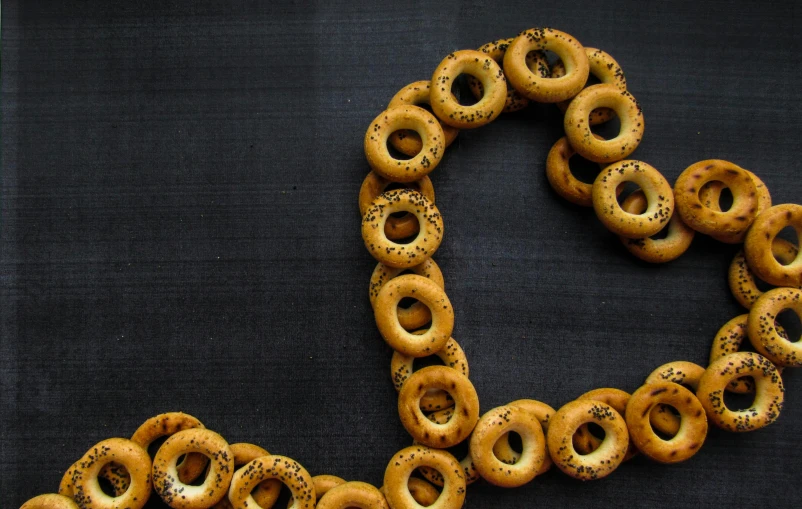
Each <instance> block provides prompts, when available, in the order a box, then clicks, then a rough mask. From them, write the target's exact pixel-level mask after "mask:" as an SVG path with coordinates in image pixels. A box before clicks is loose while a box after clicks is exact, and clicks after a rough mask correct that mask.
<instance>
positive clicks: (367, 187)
mask: <svg viewBox="0 0 802 509" xmlns="http://www.w3.org/2000/svg"><path fill="white" fill-rule="evenodd" d="M391 184H393V182H391V181H389V180H387V179H386V178H384V177H382V176H381V175H379V174H378V173H376V172H374V171H371V172H369V173H368V174H367V176H366V177H365V180H363V181H362V187H360V188H359V213H360V215H361V216H362V217H365V212H367V211H368V209H369V208H370V206H371V204H372V203H373V200H375V199H376V198H378V197H379V195H380V194H382V193H383V192H384V191H385V190H386V189H387V187H388V186H390V185H391ZM405 187H409V188H411V189H413V190H415V191H418V192H419V193H421V194H422V195H423V196H425V197H426V199H427V200H429V201H430V202H432V203H434V187H433V186H432V181H431V179H430V178H429V177H427V176H425V177H423V178H421V179H420V180H416V181H414V182H407V185H406V186H405ZM418 229H419V228H418V220H417V219H416V218H415V217H414V216H413V215H412V214H410V213H405V214H404V215H402V216H401V217H395V216H390V217H388V218H387V222H386V223H384V235H386V236H387V238H388V239H390V240H396V239H404V238H407V237H411V236H413V235H416V234H417V233H418Z"/></svg>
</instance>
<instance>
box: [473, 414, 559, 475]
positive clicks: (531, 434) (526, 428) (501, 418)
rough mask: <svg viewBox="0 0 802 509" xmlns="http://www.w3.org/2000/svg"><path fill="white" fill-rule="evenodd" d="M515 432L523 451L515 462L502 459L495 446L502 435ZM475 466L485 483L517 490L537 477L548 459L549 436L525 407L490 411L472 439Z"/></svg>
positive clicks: (481, 419)
mask: <svg viewBox="0 0 802 509" xmlns="http://www.w3.org/2000/svg"><path fill="white" fill-rule="evenodd" d="M510 432H515V433H518V434H519V435H520V437H521V443H522V446H523V450H522V451H521V454H520V456H519V458H518V461H516V462H515V463H512V464H509V463H504V462H502V461H501V460H499V459H498V458H497V457H496V456H495V454H494V453H493V446H494V445H495V443H496V442H497V441H498V439H499V438H500V437H501V435H503V434H506V433H510ZM469 448H470V454H471V459H472V461H473V465H474V467H475V468H476V470H477V471H478V472H479V475H481V476H482V477H483V478H484V479H485V480H487V481H488V482H490V483H491V484H494V485H496V486H501V487H504V488H515V487H518V486H523V485H524V484H526V483H528V482H529V481H531V480H532V479H534V478H535V476H536V475H537V473H538V472H539V471H540V468H541V467H542V466H543V461H544V459H545V457H546V437H545V436H544V435H543V427H542V426H541V425H540V422H539V421H538V419H537V417H536V416H535V415H534V414H533V413H531V412H528V411H527V410H525V409H524V407H523V406H509V405H505V406H500V407H496V408H494V409H492V410H489V411H487V412H486V413H485V414H484V415H483V416H482V417H481V418H479V421H478V422H477V423H476V427H475V428H474V429H473V433H472V434H471V440H470V446H469Z"/></svg>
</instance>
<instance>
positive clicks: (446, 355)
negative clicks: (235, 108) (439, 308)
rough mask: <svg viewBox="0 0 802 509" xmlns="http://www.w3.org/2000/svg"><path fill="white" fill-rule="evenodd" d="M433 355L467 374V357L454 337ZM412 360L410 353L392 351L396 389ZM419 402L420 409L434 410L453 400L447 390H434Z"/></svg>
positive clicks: (391, 368) (409, 368)
mask: <svg viewBox="0 0 802 509" xmlns="http://www.w3.org/2000/svg"><path fill="white" fill-rule="evenodd" d="M416 332H422V331H416ZM433 355H436V356H438V357H439V358H440V359H441V360H442V361H443V363H444V364H445V365H446V366H447V367H449V368H453V369H456V370H458V371H459V372H460V373H462V374H463V375H464V376H465V377H467V376H468V358H467V357H466V356H465V352H464V351H463V350H462V347H460V346H459V343H457V342H456V340H455V339H454V338H448V341H447V342H446V345H445V346H444V347H443V348H442V349H441V350H440V351H438V352H435V353H434V354H433ZM414 362H415V358H414V357H412V356H410V355H404V354H402V353H400V352H393V358H392V360H391V361H390V374H391V376H392V378H393V385H394V386H395V390H396V391H399V392H400V391H401V387H403V385H404V383H405V382H406V381H407V379H408V378H409V375H410V374H411V373H412V370H413V363H414ZM420 404H421V409H422V410H426V411H435V410H441V409H444V408H449V407H451V406H453V405H454V400H453V399H451V396H449V395H448V393H447V392H445V391H440V390H434V391H430V392H427V393H426V394H425V395H424V396H423V398H421V401H420Z"/></svg>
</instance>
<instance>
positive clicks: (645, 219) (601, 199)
mask: <svg viewBox="0 0 802 509" xmlns="http://www.w3.org/2000/svg"><path fill="white" fill-rule="evenodd" d="M624 182H634V183H635V184H637V185H638V186H640V188H641V190H642V191H643V194H644V195H645V196H646V199H647V201H648V203H649V206H648V207H647V208H646V210H644V211H643V212H642V213H640V214H630V213H629V212H626V211H625V210H624V209H622V208H621V205H620V204H619V203H618V194H617V193H618V186H619V185H621V184H623V183H624ZM592 196H593V209H594V210H595V211H596V216H597V217H598V218H599V220H600V221H601V222H602V224H604V226H605V227H607V229H608V230H610V231H611V232H613V233H615V234H616V235H618V236H620V237H627V238H630V239H642V238H645V237H650V236H652V235H654V234H655V233H657V232H659V231H660V230H661V229H663V226H664V225H665V224H666V223H668V222H669V220H670V219H671V214H672V212H673V211H674V195H673V194H672V192H671V186H670V185H669V183H668V181H667V180H666V179H665V177H663V175H662V174H661V173H660V172H659V171H657V169H656V168H654V167H653V166H651V165H649V164H647V163H644V162H643V161H636V160H624V161H619V162H617V163H615V164H611V165H609V166H607V167H606V168H605V169H604V170H602V172H601V173H599V176H598V177H596V180H595V181H594V182H593V190H592Z"/></svg>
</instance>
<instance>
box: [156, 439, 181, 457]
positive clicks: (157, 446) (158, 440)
mask: <svg viewBox="0 0 802 509" xmlns="http://www.w3.org/2000/svg"><path fill="white" fill-rule="evenodd" d="M168 438H169V437H168V436H164V437H159V438H157V439H156V440H154V441H153V442H151V443H150V444H148V455H150V457H151V458H155V457H156V453H157V452H159V448H160V447H161V446H162V444H163V443H164V441H165V440H167V439H168ZM180 459H181V460H183V459H184V456H181V458H180Z"/></svg>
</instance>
